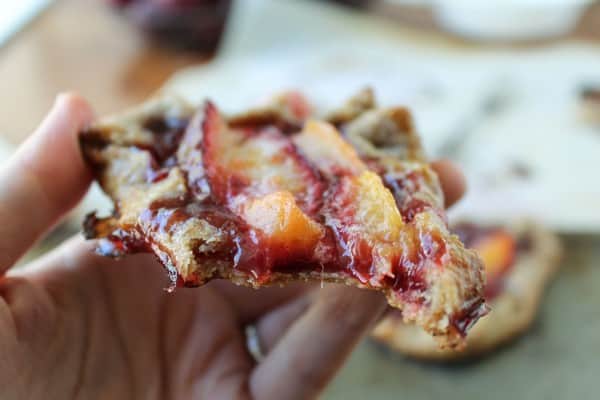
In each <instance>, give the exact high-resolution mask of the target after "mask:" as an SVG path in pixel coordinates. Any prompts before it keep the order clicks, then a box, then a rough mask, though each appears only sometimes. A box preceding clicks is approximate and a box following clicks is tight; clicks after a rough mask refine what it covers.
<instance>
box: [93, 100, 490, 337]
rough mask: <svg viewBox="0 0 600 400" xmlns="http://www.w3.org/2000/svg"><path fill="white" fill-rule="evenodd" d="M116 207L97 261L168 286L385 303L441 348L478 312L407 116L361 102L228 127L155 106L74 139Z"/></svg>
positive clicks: (97, 232) (478, 268)
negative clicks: (309, 293) (143, 256)
mask: <svg viewBox="0 0 600 400" xmlns="http://www.w3.org/2000/svg"><path fill="white" fill-rule="evenodd" d="M81 146H82V149H83V153H84V156H85V158H86V160H87V162H88V163H89V164H90V166H91V167H92V169H93V171H94V172H95V175H96V179H97V180H98V182H99V183H100V185H101V186H102V188H103V190H104V191H105V192H106V194H107V195H108V196H110V197H111V198H112V200H113V202H114V213H113V215H111V216H109V217H107V218H98V217H96V216H95V215H90V216H89V217H88V219H87V220H86V222H85V232H86V235H87V237H88V238H90V239H92V238H93V239H99V240H98V242H97V251H98V252H99V253H100V254H103V255H106V256H113V257H120V256H124V255H125V254H129V253H136V252H151V253H154V254H155V255H156V256H157V258H158V259H159V260H160V261H161V263H162V264H163V265H164V266H165V268H166V269H167V271H168V273H169V276H170V278H171V281H172V282H173V285H174V286H199V285H202V284H204V283H206V282H207V281H209V280H211V279H215V278H223V279H228V280H230V281H232V282H234V283H236V284H238V285H245V286H252V287H256V288H257V287H261V286H265V285H273V284H280V285H283V284H286V283H287V282H290V281H298V280H304V281H328V282H337V283H345V284H348V285H353V286H358V287H361V288H366V289H373V290H379V291H381V292H383V293H384V294H385V295H386V297H387V300H388V302H389V304H390V305H391V306H393V307H396V308H398V309H401V310H402V316H403V319H404V321H406V322H407V323H408V322H416V323H417V324H418V325H420V326H422V327H423V328H424V329H425V330H426V331H427V332H429V333H430V334H432V335H434V336H435V337H436V338H437V339H438V342H439V343H440V344H442V345H444V346H450V347H457V346H460V345H461V343H462V342H463V339H464V336H465V334H466V332H467V330H468V329H469V328H470V326H471V325H472V324H473V323H475V321H477V319H478V318H479V317H480V316H481V315H483V314H484V313H485V311H486V306H485V304H484V300H483V273H482V263H481V261H480V260H479V258H478V257H477V255H476V254H475V253H474V252H473V251H470V250H466V249H465V247H464V246H463V244H462V243H461V242H460V240H459V239H458V237H457V236H455V235H453V234H451V233H450V232H449V231H448V227H447V223H446V217H445V213H444V208H443V204H444V201H443V193H442V191H441V188H440V184H439V181H438V178H437V176H436V174H435V173H434V172H433V170H432V169H431V168H430V166H429V164H428V163H427V162H426V160H425V158H424V156H423V151H422V149H421V145H420V141H419V138H418V136H417V135H416V133H415V132H414V129H413V125H412V122H411V118H410V115H409V112H408V111H407V110H406V109H404V108H401V107H396V108H386V109H383V108H377V107H376V105H375V100H374V96H373V93H372V91H371V90H369V89H365V90H363V91H361V92H360V93H359V94H358V95H356V96H355V97H353V98H352V99H350V100H349V101H348V102H347V103H346V104H344V105H343V106H342V107H340V108H339V109H337V110H333V111H331V112H329V113H327V114H325V116H324V117H321V116H320V115H319V114H318V113H317V112H315V110H313V109H312V107H311V106H310V104H309V103H308V102H307V101H306V99H305V98H304V97H303V96H302V95H301V94H299V93H296V92H288V93H284V94H282V95H280V96H278V97H276V98H275V99H274V100H272V101H271V102H270V103H268V104H265V105H263V106H260V107H258V108H255V109H252V110H250V111H247V112H245V113H241V114H237V115H229V116H227V115H224V114H223V113H221V112H220V111H219V109H218V108H217V107H216V106H215V105H214V104H213V103H212V102H210V101H207V102H205V103H204V104H203V105H202V106H200V107H199V108H195V107H192V106H190V105H189V104H186V103H185V102H184V101H183V100H181V99H179V98H176V97H174V96H170V95H162V96H159V97H157V98H155V99H152V100H150V101H148V102H147V103H145V104H142V105H141V106H139V107H137V108H135V109H133V110H131V111H129V112H126V113H124V114H121V115H118V116H115V117H111V118H105V119H102V120H100V121H99V122H97V123H96V124H94V125H93V126H91V127H90V128H89V129H87V130H85V131H84V132H82V133H81Z"/></svg>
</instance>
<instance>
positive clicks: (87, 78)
mask: <svg viewBox="0 0 600 400" xmlns="http://www.w3.org/2000/svg"><path fill="white" fill-rule="evenodd" d="M205 60H206V57H203V56H200V55H192V54H185V53H177V52H170V51H167V50H165V49H161V48H157V47H156V46H152V45H151V44H149V43H147V42H146V41H145V40H144V38H143V37H142V35H141V34H140V32H138V30H137V29H136V28H135V27H133V26H131V25H130V24H129V23H128V22H127V21H126V20H125V19H124V18H123V17H122V16H120V15H118V14H117V13H116V12H115V11H114V10H112V9H110V8H109V7H107V6H106V5H105V2H104V1H102V0H57V2H56V4H54V5H53V6H51V8H50V9H48V10H47V11H46V12H45V13H44V14H42V15H41V16H40V17H38V19H37V20H35V21H34V22H33V23H32V24H31V25H30V26H29V27H28V28H27V29H26V30H25V31H23V32H21V33H19V34H18V35H17V36H16V37H14V38H13V39H12V40H11V41H10V42H9V43H8V44H7V45H6V46H5V47H2V48H0V76H1V77H2V79H1V81H0V82H1V84H0V87H1V88H2V94H1V95H0V109H1V110H2V113H1V114H0V134H2V135H3V137H4V138H5V139H7V140H8V141H9V142H13V143H18V142H20V141H22V140H23V139H24V138H25V137H26V136H27V135H28V134H29V133H30V132H31V130H32V129H33V128H34V127H35V126H36V125H37V124H38V122H39V121H40V119H41V118H42V117H43V116H44V114H45V113H46V112H47V110H48V108H49V107H50V105H51V104H52V102H53V100H54V98H55V96H56V94H57V93H59V92H61V91H65V90H74V91H77V92H79V93H81V94H82V95H84V96H85V97H86V98H87V99H88V100H89V101H90V102H91V103H92V104H93V106H94V108H95V110H96V112H97V113H98V114H105V113H108V112H114V111H117V110H119V109H122V108H123V107H125V106H128V105H131V104H135V103H137V102H139V101H141V100H142V99H144V98H145V97H147V96H148V95H150V94H151V93H152V92H154V91H155V90H156V89H157V88H159V87H160V86H161V85H162V83H163V82H164V81H165V79H167V78H168V77H169V76H171V75H172V74H173V73H174V72H175V71H176V70H178V69H179V68H181V67H184V66H186V65H190V64H193V63H199V62H203V61H205Z"/></svg>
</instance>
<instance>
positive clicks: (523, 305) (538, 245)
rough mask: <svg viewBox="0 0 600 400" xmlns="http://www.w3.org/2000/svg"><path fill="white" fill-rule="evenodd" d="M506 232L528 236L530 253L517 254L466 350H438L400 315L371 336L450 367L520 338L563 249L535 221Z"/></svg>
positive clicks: (530, 321)
mask: <svg viewBox="0 0 600 400" xmlns="http://www.w3.org/2000/svg"><path fill="white" fill-rule="evenodd" d="M508 230H509V231H510V232H511V233H513V234H514V235H515V236H516V237H517V238H519V237H522V236H523V235H527V236H528V237H529V238H530V240H531V242H530V243H531V247H530V250H528V251H526V252H519V253H517V258H516V260H515V263H514V265H513V267H512V269H511V271H510V272H509V273H508V274H509V275H508V276H507V280H506V282H505V288H504V290H503V292H502V293H500V294H499V295H498V296H497V297H495V298H494V299H493V300H492V301H490V302H489V306H490V308H491V311H490V313H489V314H488V315H487V316H484V317H483V318H481V319H480V320H479V321H478V322H477V323H476V324H475V326H474V327H473V328H472V329H471V331H470V332H469V336H468V337H467V340H466V346H465V348H464V349H463V350H462V351H456V350H452V349H440V348H439V346H438V345H437V344H436V343H435V341H434V340H432V338H431V336H429V335H428V334H426V333H425V332H424V331H423V330H422V329H420V328H419V327H417V326H413V325H407V324H405V323H403V322H402V321H401V319H400V318H398V317H396V316H391V317H390V316H388V317H386V318H385V319H384V320H383V321H381V322H380V323H379V324H378V325H377V326H376V328H375V329H374V331H373V332H372V334H371V337H372V338H373V339H374V340H375V341H377V342H379V343H382V344H384V345H385V346H387V347H388V348H390V349H391V350H394V351H397V352H399V353H402V354H405V355H407V356H410V357H413V358H417V359H422V360H430V361H447V362H449V361H458V360H464V359H467V358H473V357H478V356H483V355H485V354H487V353H489V352H491V351H493V350H494V349H496V348H498V347H499V346H501V345H503V344H506V343H508V342H510V341H511V340H513V339H515V338H517V337H518V336H520V335H522V334H523V333H524V332H525V331H526V330H527V329H528V328H529V326H530V325H531V323H532V322H533V321H534V319H535V317H536V314H537V311H538V309H539V307H540V303H541V301H542V299H543V294H544V289H545V287H546V286H547V284H548V283H549V281H550V280H551V279H552V277H553V276H554V275H555V274H556V272H557V270H558V266H559V261H560V258H561V254H562V248H561V244H560V241H559V239H558V238H557V237H556V236H555V235H554V234H552V233H551V232H549V231H548V230H546V229H545V228H543V227H542V226H540V225H538V224H535V223H533V222H523V223H519V224H514V225H512V226H509V227H508Z"/></svg>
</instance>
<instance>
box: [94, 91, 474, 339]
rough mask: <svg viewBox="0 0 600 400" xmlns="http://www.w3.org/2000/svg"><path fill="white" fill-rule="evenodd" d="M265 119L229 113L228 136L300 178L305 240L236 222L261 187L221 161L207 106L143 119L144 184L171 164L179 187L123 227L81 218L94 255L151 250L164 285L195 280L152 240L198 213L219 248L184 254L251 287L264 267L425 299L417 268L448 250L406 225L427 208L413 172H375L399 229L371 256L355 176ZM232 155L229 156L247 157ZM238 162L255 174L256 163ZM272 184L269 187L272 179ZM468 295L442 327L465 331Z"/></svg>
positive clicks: (432, 235) (425, 268)
mask: <svg viewBox="0 0 600 400" xmlns="http://www.w3.org/2000/svg"><path fill="white" fill-rule="evenodd" d="M294 107H295V108H294V109H293V112H295V113H298V114H302V113H305V112H306V110H305V109H303V105H302V104H301V103H298V104H294ZM268 122H269V121H267V120H261V119H259V120H258V121H252V120H245V121H241V120H238V121H237V123H236V124H237V125H236V127H235V129H236V130H237V131H236V132H242V133H241V134H239V133H238V135H242V139H239V137H235V138H234V139H235V140H241V142H242V143H246V144H248V143H250V144H252V143H251V142H252V141H254V140H261V141H265V142H267V144H268V145H269V146H271V147H270V148H275V149H276V151H274V152H273V153H272V154H271V156H270V157H271V158H270V159H269V160H268V161H265V163H275V164H276V165H277V166H278V167H280V168H282V170H285V171H288V172H286V173H289V174H292V175H294V179H296V181H294V182H296V183H297V182H301V183H302V184H303V185H304V186H303V187H302V189H300V190H297V191H295V192H293V193H292V194H293V196H294V200H295V202H296V204H297V205H298V207H299V208H300V209H301V210H302V212H303V213H304V214H305V215H307V216H308V217H309V218H310V219H311V221H313V223H318V226H319V227H320V229H322V234H321V236H319V238H318V241H317V243H316V244H315V245H314V246H308V245H307V246H304V247H298V246H295V245H294V243H292V242H293V240H292V241H291V242H290V243H287V242H281V241H276V240H274V239H273V237H271V236H268V235H266V234H265V233H264V232H263V231H261V229H258V228H255V227H252V226H250V225H249V224H248V223H247V222H246V221H245V220H244V218H243V216H242V213H241V211H240V210H241V209H240V208H239V207H240V203H242V206H243V204H244V202H248V201H251V200H252V199H253V198H260V197H261V196H265V195H267V194H269V193H264V192H261V191H263V190H265V189H264V188H263V186H262V185H263V184H264V182H263V181H262V180H259V181H258V182H257V179H256V177H255V176H253V175H252V174H251V172H249V171H248V170H246V169H245V168H237V169H236V168H232V167H231V165H232V164H227V162H228V161H231V160H225V161H224V160H223V152H224V151H227V146H228V145H229V143H228V142H225V144H223V143H220V142H219V140H222V137H220V135H221V130H222V129H224V128H223V126H224V125H225V124H227V121H225V120H223V119H222V118H221V117H220V115H219V114H218V112H217V110H216V108H215V107H214V106H213V105H212V104H210V103H207V104H206V106H205V107H204V109H203V110H202V111H201V112H199V113H198V115H196V116H195V117H194V118H193V119H191V120H190V121H188V120H183V119H161V118H150V119H148V120H147V121H146V122H145V124H144V128H145V129H146V130H148V131H150V132H152V133H153V134H154V136H155V138H156V139H155V141H154V142H153V144H152V145H150V146H147V145H140V146H138V147H139V149H140V150H143V151H148V152H149V153H150V154H151V155H152V163H151V165H150V166H149V167H148V172H147V174H146V178H147V181H148V183H155V182H158V181H160V180H162V179H165V178H166V177H167V176H168V174H169V171H170V170H171V169H172V167H174V166H178V167H179V168H180V169H181V171H182V172H183V174H184V176H185V179H186V185H187V194H186V195H185V196H181V197H178V198H173V199H166V200H160V201H155V202H153V203H152V204H151V205H150V206H149V207H148V208H147V209H145V210H144V211H143V212H142V213H141V215H140V216H139V219H138V223H137V224H136V226H132V227H121V228H118V229H115V227H112V226H103V225H102V223H103V222H102V220H98V219H96V218H95V217H94V216H90V217H89V218H88V220H87V222H86V232H87V233H88V236H89V237H103V238H104V240H102V242H101V245H100V248H99V251H100V252H101V253H103V254H110V255H115V256H118V255H122V254H125V253H129V252H141V251H143V252H150V251H152V252H154V253H155V254H156V255H157V257H158V258H159V259H160V261H161V262H162V263H163V264H164V265H165V266H166V267H167V269H168V271H169V274H170V276H171V279H172V281H173V282H176V283H177V285H184V286H194V285H198V284H201V283H202V282H198V281H196V280H195V279H196V278H195V277H193V276H191V277H184V278H185V279H182V278H181V277H179V276H177V274H176V272H174V271H176V269H175V265H174V258H173V255H172V254H169V249H165V248H162V247H161V243H160V241H159V240H157V239H155V238H160V237H165V236H169V235H171V234H172V233H173V232H174V230H175V229H177V227H178V226H181V225H182V224H183V223H185V222H186V221H188V220H190V219H200V220H203V221H206V222H208V223H209V224H210V225H212V226H213V227H214V228H217V229H218V230H219V232H220V234H222V235H224V237H225V239H224V241H223V243H222V245H221V247H220V248H218V249H213V250H211V252H210V253H207V252H201V251H200V250H197V251H196V252H195V253H194V254H195V257H196V258H197V260H198V263H199V264H205V263H206V262H210V261H219V262H220V263H225V264H227V265H230V266H231V267H232V268H234V269H236V270H237V271H240V272H243V273H245V274H247V276H248V277H249V278H252V279H253V280H254V281H255V282H256V283H258V284H261V283H266V282H269V280H270V279H271V278H272V274H273V273H280V272H281V273H296V274H297V273H300V272H308V273H315V272H319V271H322V272H328V273H331V272H336V273H341V274H342V275H344V274H345V275H346V276H348V277H352V278H355V279H357V280H359V281H360V282H361V283H362V284H364V285H366V286H371V287H391V288H393V290H394V291H395V292H396V293H397V294H398V295H399V296H401V297H402V298H403V299H405V301H408V302H412V303H416V304H422V303H423V302H425V301H426V299H425V296H424V293H425V292H426V290H427V280H426V276H427V273H428V272H429V270H430V269H432V268H439V267H440V266H441V265H443V264H444V263H445V262H446V258H447V257H449V250H448V248H447V244H446V243H445V241H444V240H443V238H442V236H441V234H440V233H438V232H435V231H429V230H425V229H426V228H418V227H417V226H416V225H415V224H412V223H413V220H414V217H415V215H417V214H418V213H420V212H423V211H425V210H427V209H430V208H432V205H431V204H429V203H427V202H425V201H424V200H420V199H417V198H415V196H414V193H416V192H418V191H420V190H421V189H422V186H423V185H424V182H423V181H422V179H423V177H422V176H420V175H419V174H418V173H417V172H414V171H413V172H409V173H406V174H404V175H402V176H393V177H392V176H391V175H390V176H384V179H383V181H384V184H385V186H386V187H387V188H388V189H390V191H391V192H392V194H393V196H394V199H395V202H396V205H397V207H398V209H399V210H400V212H401V215H402V219H403V223H404V224H406V225H407V227H406V229H405V228H404V227H403V228H402V232H401V233H399V235H400V236H398V237H399V238H400V239H393V240H396V242H393V243H390V246H389V247H390V248H393V249H394V250H393V251H390V252H387V253H384V254H383V255H382V254H380V253H378V252H379V251H380V250H381V248H380V247H381V246H380V245H381V243H380V241H385V240H387V239H381V238H379V237H376V238H373V237H371V236H369V235H363V234H362V233H363V232H362V231H361V230H360V229H361V221H357V220H356V218H357V217H356V211H355V203H356V196H358V195H360V193H355V192H353V191H352V187H353V186H351V185H352V184H353V183H352V182H354V181H353V179H354V178H355V176H354V175H351V174H350V173H349V172H348V171H345V170H344V169H342V168H340V169H335V166H334V167H333V170H332V171H333V173H330V174H325V173H321V172H319V170H318V169H317V167H316V166H313V165H312V163H311V162H309V160H308V159H307V158H306V157H305V156H304V155H303V154H302V153H301V152H300V151H299V150H298V149H297V148H296V146H295V144H294V142H293V141H292V140H291V136H290V135H291V134H290V132H286V131H284V130H283V129H282V128H281V126H279V125H278V124H279V121H277V122H276V123H270V124H269V123H268ZM294 129H296V130H297V129H299V127H296V128H294ZM260 144H261V143H259V145H260ZM219 146H221V147H219ZM224 146H225V147H224ZM249 148H252V146H250V147H249ZM256 148H260V146H256ZM233 154H234V155H235V156H236V157H238V158H244V157H246V156H247V155H246V154H238V153H233ZM238 158H236V159H234V160H233V161H234V163H237V164H235V165H246V164H244V163H243V161H245V160H239V159H238ZM250 161H252V160H250ZM259 161H260V160H259ZM240 162H242V163H241V164H240ZM248 165H251V167H249V168H255V170H258V171H260V163H258V164H252V163H250V164H248ZM257 165H258V166H257ZM268 165H270V164H268ZM367 165H368V166H369V167H370V168H372V169H373V170H375V171H376V172H378V173H380V175H381V171H382V170H383V169H384V168H383V166H381V165H377V164H376V161H375V160H368V163H367ZM289 171H291V172H289ZM330 172H331V171H330ZM325 175H326V176H325ZM279 178H281V177H279ZM285 178H286V177H285V176H284V177H283V178H282V179H285ZM348 182H350V183H348ZM274 185H277V181H275V183H274ZM348 185H350V186H348ZM284 187H285V186H284ZM290 193H291V189H290ZM116 214H117V215H118V210H116ZM398 226H400V225H398ZM99 231H103V232H104V234H102V233H101V232H99ZM317 232H320V231H318V230H317ZM465 232H466V234H467V236H465V237H466V239H467V240H470V239H469V237H468V234H469V232H470V231H469V230H468V229H466V230H465ZM463 235H465V233H463ZM390 240H391V239H390ZM386 243H387V242H386ZM199 245H200V243H199ZM196 247H198V248H199V247H200V246H196ZM380 257H384V258H385V260H386V261H387V262H388V263H389V269H390V271H388V272H387V273H386V274H385V275H381V276H380V275H379V274H380V273H381V271H378V270H377V266H378V265H379V264H377V262H378V261H377V260H376V258H380ZM386 265H387V264H386ZM473 298H476V299H477V300H476V301H475V300H474V302H473V304H471V305H469V307H468V308H467V309H465V310H463V311H461V312H460V314H457V315H455V316H453V320H452V324H453V326H454V327H455V329H456V330H457V331H458V332H461V333H464V332H466V330H467V329H468V328H469V326H470V325H471V324H472V322H473V321H475V320H476V319H477V318H478V317H479V316H480V315H482V312H484V311H483V309H484V306H483V305H482V300H481V299H479V297H478V296H477V294H474V295H473Z"/></svg>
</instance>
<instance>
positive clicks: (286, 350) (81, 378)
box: [0, 94, 464, 399]
mask: <svg viewBox="0 0 600 400" xmlns="http://www.w3.org/2000/svg"><path fill="white" fill-rule="evenodd" d="M92 119H93V113H92V111H91V109H90V107H89V105H88V104H87V103H86V102H85V100H83V99H82V98H81V97H79V96H77V95H75V94H63V95H60V96H58V98H57V100H56V102H55V104H54V106H53V108H52V110H51V111H50V113H49V114H48V116H47V117H46V118H45V119H44V121H43V122H42V124H41V125H40V126H39V128H38V129H37V130H36V131H35V132H34V133H33V134H32V135H31V136H30V137H29V139H28V140H27V141H26V142H25V143H24V144H23V145H22V146H21V147H20V148H19V149H18V151H17V152H16V154H15V155H14V156H13V157H12V158H11V159H10V160H9V161H8V162H7V163H6V164H5V165H4V167H3V168H2V169H0V188H1V190H0V221H1V224H0V388H1V392H2V399H69V398H82V399H96V398H99V399H138V398H139V399H170V398H173V399H191V398H196V399H309V398H314V397H316V396H317V395H318V394H319V393H321V392H322V390H323V389H324V387H325V386H326V385H327V383H328V382H329V381H330V380H331V379H332V378H333V376H334V375H335V373H336V372H337V371H338V370H339V368H340V367H341V366H342V364H343V362H344V361H345V360H346V358H347V357H348V355H349V354H350V352H351V351H352V349H353V348H354V347H355V346H356V344H357V343H358V342H359V341H360V339H361V338H362V337H363V335H364V334H365V333H367V332H368V330H369V329H370V328H371V327H372V326H373V324H374V323H375V322H376V321H377V320H378V319H379V318H380V317H381V315H382V313H383V312H384V311H385V309H386V302H385V299H384V298H383V296H382V295H381V294H380V293H376V292H372V291H368V290H360V289H357V288H351V287H345V286H338V285H325V286H324V287H323V288H321V287H320V286H319V287H315V286H310V285H306V284H302V285H301V284H297V285H289V286H287V287H286V288H265V289H260V290H253V289H249V288H243V287H237V286H234V285H232V284H230V283H229V282H225V281H214V282H211V283H209V284H207V285H205V286H203V287H201V288H197V289H177V290H175V292H174V293H167V292H166V291H164V290H163V289H164V288H165V287H166V286H168V282H167V278H166V275H165V274H164V272H163V271H162V268H161V267H160V266H159V265H158V263H157V262H156V261H155V260H154V259H153V258H152V257H151V256H149V255H134V256H128V257H126V258H124V259H122V260H118V261H115V260H112V259H108V258H103V257H99V256H97V255H95V254H94V253H93V251H92V249H93V243H92V242H87V243H86V242H84V241H83V239H82V238H80V237H76V238H72V239H70V240H68V241H66V242H65V243H63V244H62V245H61V246H59V247H58V248H57V249H55V250H54V251H52V252H51V253H49V254H47V255H45V256H43V257H41V258H39V259H37V260H36V261H34V262H32V263H30V264H28V265H26V266H24V267H20V268H17V269H11V267H12V266H13V265H14V264H15V262H16V261H17V260H18V259H19V257H20V256H21V255H23V253H24V252H25V251H26V250H27V249H29V248H30V247H31V246H32V245H33V244H34V242H35V241H36V239H37V238H39V237H40V236H41V235H43V233H44V232H46V231H47V230H48V229H49V228H50V227H52V226H53V225H54V224H56V223H57V222H58V221H59V220H60V219H61V217H62V216H63V215H64V214H65V213H66V212H68V211H69V210H70V209H71V208H72V207H74V206H75V205H76V204H77V202H78V201H79V200H80V199H81V197H82V196H83V195H84V193H85V192H86V190H87V188H88V186H89V185H90V183H91V180H92V177H91V173H90V171H89V170H88V169H87V167H86V166H85V164H84V162H83V160H82V157H81V154H80V151H79V146H78V141H77V134H78V132H79V131H80V130H81V129H82V128H84V127H85V126H86V125H88V124H89V123H90V122H91V121H92ZM434 168H435V169H436V171H437V172H438V174H439V176H440V179H441V182H442V187H443V189H444V192H445V194H446V199H447V203H448V205H449V204H451V203H453V202H455V201H456V200H457V199H458V198H459V197H460V196H461V195H462V193H463V191H464V180H463V178H462V175H461V174H460V172H459V171H457V170H456V168H455V167H453V166H452V165H451V164H450V163H448V162H445V161H442V162H438V163H434ZM250 323H251V324H255V326H256V327H257V332H258V337H259V339H260V343H261V347H262V350H263V352H264V353H265V354H266V356H265V358H264V360H263V361H262V362H260V363H257V362H255V361H254V360H253V358H252V357H251V356H250V355H249V353H248V351H247V349H246V346H245V336H244V329H243V328H244V326H246V325H247V324H250Z"/></svg>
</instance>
